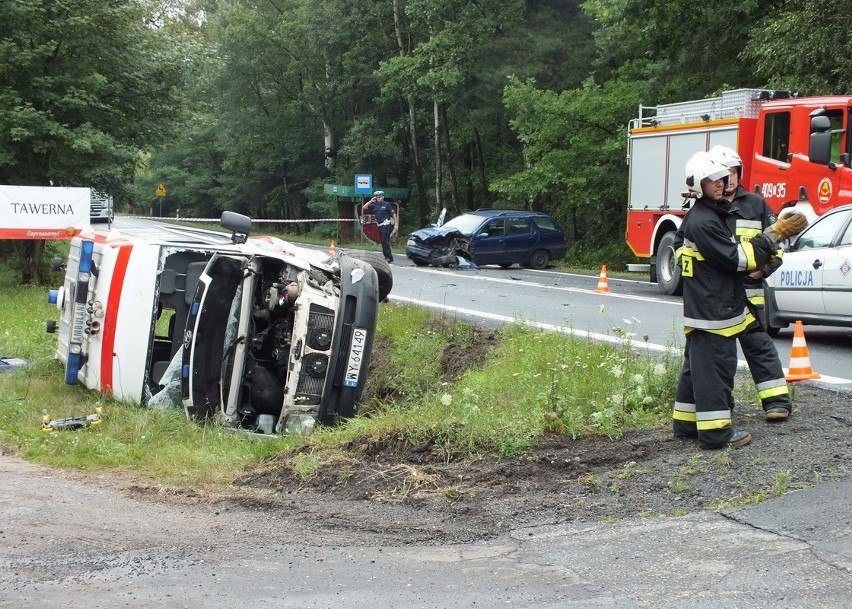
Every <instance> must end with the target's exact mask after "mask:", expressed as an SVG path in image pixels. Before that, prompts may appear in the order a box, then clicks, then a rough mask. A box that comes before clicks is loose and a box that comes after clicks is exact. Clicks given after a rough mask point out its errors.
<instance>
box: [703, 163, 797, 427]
mask: <svg viewBox="0 0 852 609" xmlns="http://www.w3.org/2000/svg"><path fill="white" fill-rule="evenodd" d="M710 156H711V157H713V158H714V159H715V160H717V161H719V162H720V163H722V164H723V165H725V166H726V167H727V168H728V170H729V171H730V175H729V177H728V185H727V188H726V189H725V194H724V195H723V197H724V199H725V200H727V201H729V202H730V204H731V206H730V209H729V216H728V226H729V228H733V231H734V238H735V239H736V240H737V242H738V243H741V242H744V241H748V240H749V239H751V238H752V237H754V236H756V235H759V234H761V233H762V232H763V231H764V230H766V229H767V228H769V227H770V226H771V225H772V224H774V223H775V221H776V220H777V219H778V218H777V217H776V216H775V214H774V213H773V211H772V209H770V207H769V204H767V203H766V201H765V200H764V199H763V197H761V196H760V195H757V194H754V193H751V192H748V191H747V190H745V189H744V188H743V187H742V186H741V185H740V180H741V179H742V169H743V161H742V159H741V158H740V155H738V154H737V153H736V151H735V150H732V149H731V148H728V147H726V146H714V147H713V148H711V149H710ZM783 256H784V250H783V248H778V250H777V251H776V252H775V255H774V256H773V257H772V258H771V259H770V261H769V262H768V263H767V264H766V265H764V266H763V268H760V269H757V270H755V271H752V272H751V273H748V274H747V275H745V276H744V277H743V287H744V289H745V293H746V298H748V301H749V308H750V309H751V312H752V313H753V314H754V315H755V317H757V318H758V320H759V321H760V326H758V327H755V328H753V329H751V330H749V331H748V332H744V333H743V334H741V335H740V336H739V337H738V339H739V341H740V347H741V348H742V351H743V356H744V357H745V360H746V363H747V364H748V369H749V371H750V372H751V376H752V378H753V379H754V384H755V386H756V387H757V395H758V397H759V399H760V404H761V406H762V407H763V412H764V417H765V418H766V420H767V421H770V422H776V421H785V420H786V419H787V418H788V417H789V416H790V413H791V411H792V404H791V402H790V392H789V390H788V388H787V381H786V380H785V379H784V370H783V369H782V367H781V359H780V358H779V357H778V350H777V349H776V348H775V343H774V342H772V339H771V338H769V335H768V334H767V333H766V313H765V311H764V287H765V286H764V283H765V282H764V277H768V276H769V275H771V274H772V273H773V272H774V271H775V270H776V269H777V268H778V267H779V266H781V261H782V258H783Z"/></svg>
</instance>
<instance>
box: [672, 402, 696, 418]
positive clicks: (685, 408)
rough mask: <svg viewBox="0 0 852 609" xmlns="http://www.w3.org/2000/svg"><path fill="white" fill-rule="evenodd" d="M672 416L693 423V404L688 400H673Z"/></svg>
mask: <svg viewBox="0 0 852 609" xmlns="http://www.w3.org/2000/svg"><path fill="white" fill-rule="evenodd" d="M672 418H673V419H675V420H677V421H687V422H688V423H695V404H690V403H688V402H677V401H676V402H675V403H674V411H673V412H672Z"/></svg>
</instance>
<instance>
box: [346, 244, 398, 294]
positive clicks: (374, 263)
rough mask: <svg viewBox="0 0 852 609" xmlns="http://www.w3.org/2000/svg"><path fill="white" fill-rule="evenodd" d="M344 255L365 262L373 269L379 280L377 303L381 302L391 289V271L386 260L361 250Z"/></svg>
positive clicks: (379, 255)
mask: <svg viewBox="0 0 852 609" xmlns="http://www.w3.org/2000/svg"><path fill="white" fill-rule="evenodd" d="M346 255H347V256H349V257H350V258H355V259H356V260H361V261H363V262H366V263H367V264H369V265H370V266H371V267H373V269H374V270H375V271H376V275H378V278H379V302H383V301H384V300H385V298H387V297H388V294H390V292H391V289H392V288H393V271H391V267H390V265H389V264H388V262H387V260H385V259H384V257H383V256H382V255H381V254H378V253H376V252H365V251H363V250H347V251H346Z"/></svg>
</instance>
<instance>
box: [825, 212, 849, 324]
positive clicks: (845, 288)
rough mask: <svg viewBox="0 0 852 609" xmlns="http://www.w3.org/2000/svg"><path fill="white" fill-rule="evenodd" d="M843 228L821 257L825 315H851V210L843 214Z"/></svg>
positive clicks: (839, 214) (838, 214)
mask: <svg viewBox="0 0 852 609" xmlns="http://www.w3.org/2000/svg"><path fill="white" fill-rule="evenodd" d="M835 215H837V216H841V215H845V216H846V220H845V222H846V226H845V229H843V228H842V229H841V234H840V237H839V239H838V240H837V242H836V244H835V246H834V247H830V248H826V250H825V252H824V254H823V257H822V277H823V279H822V288H823V292H822V302H823V306H824V307H825V312H826V314H827V315H831V316H835V317H837V316H850V315H852V304H850V301H851V300H852V210H847V211H846V213H845V214H841V213H837V214H835Z"/></svg>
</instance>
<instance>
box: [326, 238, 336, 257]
mask: <svg viewBox="0 0 852 609" xmlns="http://www.w3.org/2000/svg"><path fill="white" fill-rule="evenodd" d="M336 251H337V246H335V245H334V240H333V239H332V241H331V245H329V246H328V255H329V256H334V252H336Z"/></svg>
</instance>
